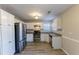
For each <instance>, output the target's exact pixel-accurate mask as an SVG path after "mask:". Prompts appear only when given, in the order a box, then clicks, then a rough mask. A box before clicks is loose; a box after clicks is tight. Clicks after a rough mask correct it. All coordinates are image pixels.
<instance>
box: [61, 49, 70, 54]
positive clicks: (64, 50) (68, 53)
mask: <svg viewBox="0 0 79 59" xmlns="http://www.w3.org/2000/svg"><path fill="white" fill-rule="evenodd" d="M61 49H62V50H63V51H64V52H65V53H66V54H67V55H70V54H69V53H68V52H67V51H66V50H65V49H63V48H61Z"/></svg>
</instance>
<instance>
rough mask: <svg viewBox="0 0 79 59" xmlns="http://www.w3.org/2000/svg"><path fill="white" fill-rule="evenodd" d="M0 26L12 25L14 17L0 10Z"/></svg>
mask: <svg viewBox="0 0 79 59" xmlns="http://www.w3.org/2000/svg"><path fill="white" fill-rule="evenodd" d="M0 16H1V17H0V18H1V19H2V20H0V24H1V25H13V23H14V16H13V15H12V14H10V13H8V12H6V11H4V10H2V9H0Z"/></svg>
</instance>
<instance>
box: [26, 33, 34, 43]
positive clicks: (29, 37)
mask: <svg viewBox="0 0 79 59" xmlns="http://www.w3.org/2000/svg"><path fill="white" fill-rule="evenodd" d="M26 41H27V42H33V34H31V33H30V34H27V40H26Z"/></svg>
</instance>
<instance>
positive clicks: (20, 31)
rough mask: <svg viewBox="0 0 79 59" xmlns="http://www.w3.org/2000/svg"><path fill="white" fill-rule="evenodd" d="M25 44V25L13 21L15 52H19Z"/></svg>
mask: <svg viewBox="0 0 79 59" xmlns="http://www.w3.org/2000/svg"><path fill="white" fill-rule="evenodd" d="M25 46H26V26H25V24H23V23H15V53H19V52H21V51H22V50H23V49H24V48H25Z"/></svg>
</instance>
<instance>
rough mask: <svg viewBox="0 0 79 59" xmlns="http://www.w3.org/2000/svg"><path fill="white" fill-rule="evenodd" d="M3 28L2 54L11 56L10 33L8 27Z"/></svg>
mask: <svg viewBox="0 0 79 59" xmlns="http://www.w3.org/2000/svg"><path fill="white" fill-rule="evenodd" d="M1 27H2V51H1V54H4V55H5V54H6V55H8V54H10V52H9V50H10V49H9V48H10V47H9V37H10V36H9V33H8V26H1Z"/></svg>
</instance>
